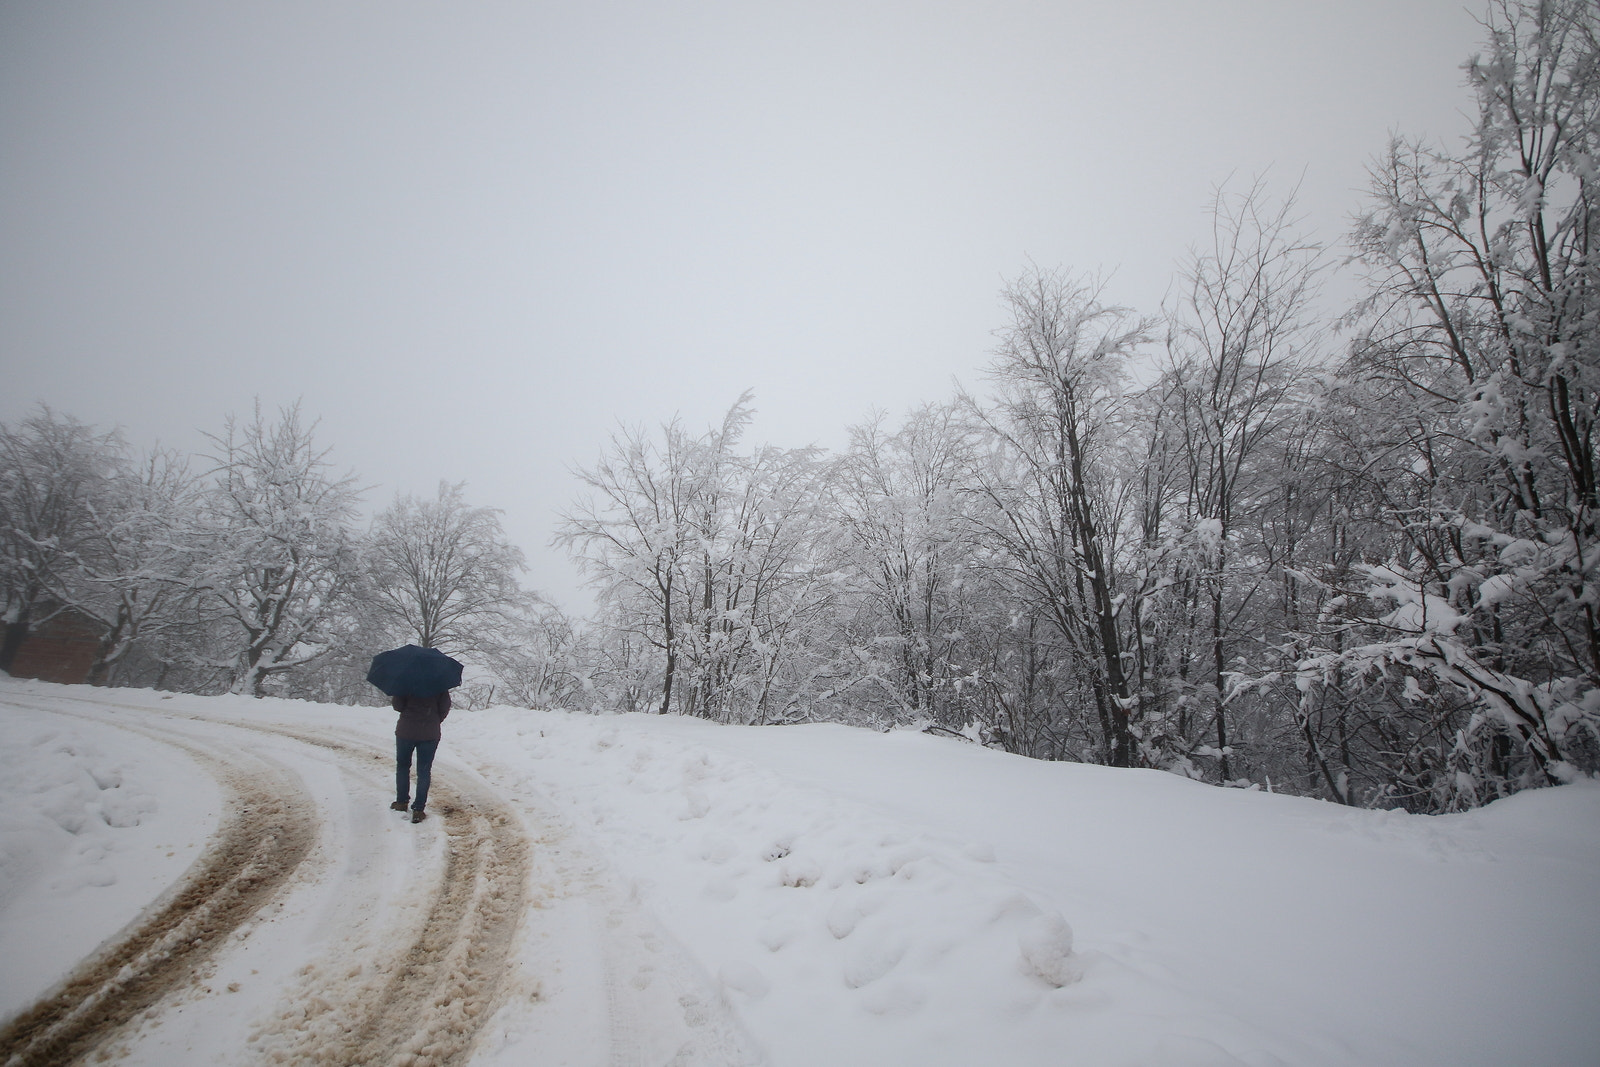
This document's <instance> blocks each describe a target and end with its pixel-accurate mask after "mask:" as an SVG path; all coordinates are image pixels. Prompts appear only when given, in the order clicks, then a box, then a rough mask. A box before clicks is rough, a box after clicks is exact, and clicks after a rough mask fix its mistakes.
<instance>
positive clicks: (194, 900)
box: [0, 678, 1600, 1067]
mask: <svg viewBox="0 0 1600 1067" xmlns="http://www.w3.org/2000/svg"><path fill="white" fill-rule="evenodd" d="M0 715H3V716H4V721H5V723H6V730H5V736H6V739H7V740H6V744H5V745H4V746H0V1019H3V1020H5V1022H4V1023H0V1025H3V1026H4V1027H5V1029H4V1031H3V1032H0V1062H3V1063H18V1064H30V1063H61V1062H70V1061H72V1060H73V1059H74V1058H86V1059H89V1060H91V1061H93V1060H95V1059H96V1058H97V1057H100V1056H104V1057H107V1058H110V1059H113V1060H115V1061H117V1062H125V1063H130V1064H152V1065H156V1064H159V1065H165V1067H170V1065H187V1064H228V1065H234V1064H251V1063H262V1064H270V1063H318V1064H330V1065H346V1064H356V1063H371V1064H404V1065H419V1067H420V1065H424V1064H430V1065H439V1064H467V1063H470V1064H473V1065H477V1067H491V1065H493V1067H499V1065H505V1067H511V1065H541V1067H542V1065H558V1064H564V1065H574V1067H579V1065H597V1067H598V1065H607V1067H622V1065H630V1067H631V1065H637V1067H664V1065H667V1064H676V1065H684V1067H688V1065H706V1067H713V1065H715V1067H721V1065H733V1064H772V1065H775V1067H852V1065H858V1064H859V1065H863V1067H866V1065H871V1067H896V1065H917V1067H943V1065H949V1067H979V1065H1000V1067H1011V1065H1015V1067H1031V1065H1047V1064H1048V1065H1075V1067H1096V1065H1129V1067H1147V1065H1155V1067H1160V1065H1177V1067H1189V1065H1194V1067H1211V1065H1223V1064H1229V1065H1235V1064H1246V1065H1250V1067H1258V1065H1269V1064H1286V1065H1308V1067H1309V1065H1325V1064H1326V1065H1333V1064H1342V1065H1362V1067H1372V1065H1390V1064H1393V1065H1425V1064H1449V1065H1461V1064H1497V1065H1505V1064H1517V1065H1524V1067H1531V1065H1541V1064H1549V1065H1580V1064H1593V1063H1597V1062H1600V1011H1597V1010H1596V1009H1595V1007H1594V996H1595V990H1596V989H1600V785H1597V784H1595V783H1593V782H1579V783H1577V784H1574V785H1568V786H1563V787H1561V788H1558V789H1550V790H1540V791H1535V792H1531V793H1525V794H1522V795H1519V796H1517V797H1513V798H1511V799H1509V800H1504V801H1500V802H1497V803H1495V804H1493V805H1490V806H1489V807H1487V808H1485V809H1483V810H1480V811H1477V812H1473V813H1470V814H1465V815H1455V816H1445V817H1434V818H1427V817H1419V816H1410V815H1404V814H1400V813H1394V812H1373V811H1353V810H1348V809H1344V808H1340V807H1337V806H1335V805H1332V804H1326V803H1321V802H1318V801H1313V800H1305V799H1297V798H1292V797H1284V796H1274V795H1269V794H1265V793H1260V792H1241V791H1234V790H1222V789H1217V788H1213V787H1209V786H1204V785H1198V784H1195V783H1193V782H1189V781H1185V780H1183V779H1180V778H1177V777H1174V776H1172V775H1168V774H1163V773H1160V772H1155V771H1118V770H1112V769H1107V768H1101V767H1088V766H1079V765H1070V764H1049V763H1039V762H1034V761H1029V760H1025V759H1021V758H1017V757H1013V756H1008V755H1005V754H1002V753H998V752H994V751H990V750H987V749H983V748H980V747H977V746H975V745H970V744H966V743H963V742H961V741H958V740H952V739H944V738H936V737H932V736H929V735H925V734H920V733H914V732H909V731H908V732H897V733H890V734H877V733H871V732H867V731H861V730H852V729H848V728H845V727H839V726H823V725H817V726H801V727H772V728H741V727H722V726H716V725H712V724H708V723H704V722H699V721H690V720H684V719H679V718H660V717H652V716H619V717H589V716H579V715H571V714H566V713H555V712H529V711H522V710H517V709H511V708H497V709H492V710H489V711H480V712H465V711H457V712H456V713H454V714H453V715H452V716H451V717H450V719H449V721H448V722H447V723H446V724H445V741H444V745H443V746H442V748H441V750H440V757H439V760H438V763H437V764H436V765H435V770H434V789H435V794H434V799H433V800H432V801H431V802H430V804H429V809H430V816H431V817H430V818H429V819H428V820H427V821H426V822H424V823H422V824H420V825H416V826H413V825H411V824H410V823H409V822H408V821H407V820H406V818H405V816H403V815H401V814H399V813H396V812H392V811H390V810H388V803H389V801H390V800H391V799H392V795H391V790H392V766H393V759H392V731H393V715H392V714H391V713H389V712H387V711H383V710H378V709H355V708H344V707H333V706H326V705H316V704H307V703H300V702H292V701H276V700H248V699H243V698H230V697H189V696H180V695H171V694H161V693H155V692H148V691H141V690H125V689H119V690H104V689H90V688H86V687H70V686H56V685H47V684H43V683H35V682H21V681H15V680H10V679H5V678H0ZM36 1003H37V1006H36V1007H34V1008H31V1009H30V1005H36Z"/></svg>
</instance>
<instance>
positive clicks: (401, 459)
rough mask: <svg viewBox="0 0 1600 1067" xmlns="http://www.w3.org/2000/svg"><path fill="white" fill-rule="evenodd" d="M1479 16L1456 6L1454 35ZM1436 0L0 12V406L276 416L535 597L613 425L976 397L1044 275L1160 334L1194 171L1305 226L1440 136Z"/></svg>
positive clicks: (1197, 196) (1452, 7)
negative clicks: (1020, 290)
mask: <svg viewBox="0 0 1600 1067" xmlns="http://www.w3.org/2000/svg"><path fill="white" fill-rule="evenodd" d="M1476 10H1477V8H1476V6H1474V7H1473V8H1472V11H1473V12H1476ZM1478 37H1479V30H1478V27H1477V26H1476V25H1475V24H1474V22H1473V19H1472V16H1471V14H1470V13H1469V11H1468V9H1467V8H1465V7H1463V6H1462V4H1461V3H1460V2H1459V0H1339V2H1337V3H1329V2H1324V0H1207V2H1200V0H1194V2H1180V0H1143V2H1138V0H1134V2H1111V0H1102V2H1098V3H1084V2H1077V0H1062V2H1057V3H1042V2H1032V3H1023V2H995V0H983V2H950V3H944V2H924V3H870V2H865V3H864V2H860V0H855V2H844V3H833V2H827V3H816V2H790V3H782V4H779V3H769V2H757V0H746V2H743V3H574V2H570V0H568V2H562V3H531V2H523V3H510V2H507V3H484V2H456V3H448V4H444V3H426V4H425V3H412V2H398V0H384V2H373V3H332V2H327V0H318V2H312V3H283V2H275V3H239V2H236V0H229V2H227V3H216V2H215V0H201V2H194V3H176V2H168V0H140V2H138V3H73V2H64V0H40V2H18V0H3V2H0V419H4V420H7V421H9V420H12V419H14V418H16V417H18V416H19V415H20V414H22V413H24V412H25V411H26V410H27V409H29V408H30V407H32V406H33V405H34V404H35V403H36V402H38V401H41V400H42V401H45V402H47V403H49V404H51V405H52V406H54V407H56V408H58V409H60V410H62V411H65V412H68V413H71V414H73V415H76V416H77V417H79V418H81V419H83V420H85V421H88V422H92V423H96V424H98V425H102V426H106V427H109V426H113V425H120V426H123V427H124V428H125V429H126V431H127V433H128V436H129V437H130V439H131V440H133V441H134V442H135V443H137V444H141V445H144V444H149V443H151V442H152V441H154V440H155V439H157V438H160V439H161V440H162V441H163V442H165V443H169V444H172V445H176V446H178V447H181V448H185V449H190V450H194V449H198V448H199V447H201V442H200V440H199V437H198V434H197V433H196V431H197V430H198V429H215V428H217V427H218V426H219V425H220V423H221V421H222V418H223V416H224V415H225V414H226V413H228V412H230V411H231V412H236V413H239V414H241V415H244V414H247V413H248V411H249V409H250V406H251V403H252V398H253V397H255V396H260V397H261V399H262V401H263V402H264V404H266V405H268V406H269V408H270V407H272V406H276V405H279V404H283V403H288V402H292V401H293V400H295V399H296V398H303V401H304V407H305V410H306V412H307V413H308V414H311V415H313V416H320V417H321V419H322V425H321V431H320V437H321V439H322V441H323V442H324V443H325V444H327V445H330V446H332V447H333V449H334V458H335V459H336V460H337V461H338V463H339V464H340V465H341V466H345V467H351V468H354V469H355V470H356V471H357V472H358V473H359V474H360V475H361V476H362V478H363V480H364V481H365V482H367V483H369V484H372V485H374V486H375V488H374V490H373V491H372V492H371V493H370V494H369V496H368V504H369V506H372V507H382V506H383V505H384V504H385V503H387V501H388V500H389V499H390V498H391V497H392V496H393V494H394V492H395V491H396V490H403V491H412V492H419V493H431V492H432V489H433V486H434V485H435V483H436V482H437V481H438V480H439V479H440V478H448V479H451V480H457V479H465V480H466V481H467V482H468V495H469V498H470V499H471V500H472V501H473V502H475V503H481V504H491V505H494V506H497V507H500V508H503V509H504V510H505V511H506V513H507V514H506V525H507V529H508V531H509V532H510V534H511V535H512V537H513V539H514V540H516V541H517V542H518V543H519V544H521V545H522V547H523V548H524V549H525V550H526V551H527V552H528V554H529V560H530V565H531V569H530V573H529V575H528V576H527V584H529V585H530V586H533V587H535V588H541V589H545V590H547V591H549V592H550V593H552V594H554V595H555V596H556V598H557V599H558V600H559V601H563V602H565V603H568V604H569V605H578V606H582V604H583V598H582V597H580V596H577V595H576V593H575V590H576V587H577V578H576V575H575V574H574V573H573V572H572V571H571V569H570V567H569V566H568V564H567V563H566V561H565V559H564V557H563V556H561V555H560V554H559V553H557V552H555V551H554V550H551V549H548V548H547V547H546V543H547V541H548V539H549V537H550V533H551V530H552V527H553V525H554V522H555V515H556V513H557V512H558V511H559V510H560V509H561V508H562V507H564V506H565V505H566V503H567V502H568V500H569V499H570V498H571V496H572V494H573V492H574V491H575V489H576V482H575V481H574V480H573V479H572V478H571V476H570V474H569V470H570V469H571V467H573V466H575V465H582V464H587V463H589V462H590V461H592V460H593V459H594V458H595V456H596V455H598V453H599V451H600V450H601V448H602V447H603V445H604V442H605V439H606V438H607V436H608V435H609V434H610V433H611V432H612V431H613V430H614V429H615V428H616V426H617V423H618V422H619V421H622V422H627V423H630V424H632V423H655V422H659V421H662V420H665V419H667V418H669V417H671V416H672V415H673V414H674V413H675V412H677V413H681V414H682V415H683V416H684V418H685V419H686V420H687V421H688V422H689V423H690V424H691V425H700V424H703V423H707V422H710V421H712V420H713V419H715V418H716V417H717V416H718V415H720V413H721V412H722V411H723V410H724V409H726V407H727V406H728V405H729V404H730V403H731V402H732V401H733V400H734V399H735V398H736V397H737V396H738V394H739V393H740V392H741V391H742V390H744V389H746V388H751V389H753V390H754V391H755V394H756V401H755V403H756V408H757V410H758V415H757V419H756V423H755V427H754V431H753V435H752V436H753V438H754V439H757V440H764V441H771V442H773V443H777V444H783V445H801V444H806V443H810V442H816V443H820V444H824V445H828V446H830V447H833V446H837V445H839V444H840V443H842V441H843V439H844V430H845V427H846V426H847V425H848V424H850V423H852V422H857V421H860V420H861V419H862V418H863V417H864V416H865V415H866V414H867V413H868V412H869V410H870V409H873V408H882V409H886V410H888V411H890V412H891V413H896V414H898V413H899V412H901V411H903V410H904V409H905V408H907V407H909V406H911V405H913V404H916V403H919V402H922V401H927V400H938V399H943V398H945V397H946V396H948V395H949V393H950V382H951V379H952V377H960V378H961V379H962V380H964V381H968V382H973V381H975V380H976V379H977V377H978V375H977V368H979V367H980V366H981V365H982V364H983V362H984V361H985V359H986V354H987V350H988V348H989V346H990V344H991V338H990V331H991V330H993V329H994V328H995V327H996V326H997V325H998V324H999V318H1000V316H999V306H998V302H997V296H996V294H997V291H998V290H999V288H1000V285H1001V283H1002V281H1003V279H1004V278H1006V277H1008V276H1011V275H1015V274H1016V273H1017V272H1018V271H1019V270H1020V269H1022V268H1023V267H1024V266H1025V265H1026V263H1027V261H1028V260H1029V259H1030V258H1031V259H1032V260H1034V261H1035V262H1037V263H1039V264H1041V265H1044V266H1068V267H1073V268H1080V269H1086V270H1094V269H1102V270H1105V271H1107V272H1111V271H1114V272H1115V274H1114V277H1113V278H1112V281H1111V283H1110V286H1109V293H1110V295H1111V296H1112V297H1113V298H1115V299H1117V300H1118V301H1120V302H1123V303H1129V304H1132V305H1134V306H1136V307H1138V308H1140V309H1141V310H1148V311H1150V312H1154V311H1155V310H1157V306H1158V305H1159V303H1160V300H1161V298H1162V295H1163V293H1164V292H1165V290H1166V287H1167V285H1168V281H1169V277H1170V274H1171V270H1172V266H1173V263H1174V261H1175V260H1176V259H1177V258H1178V257H1180V256H1181V255H1182V254H1183V252H1184V250H1185V248H1186V247H1188V246H1189V245H1191V244H1192V243H1194V242H1195V241H1197V240H1198V239H1199V238H1200V237H1201V235H1202V233H1203V230H1204V228H1205V225H1206V220H1205V217H1204V214H1203V208H1204V205H1205V203H1206V201H1207V200H1208V198H1209V196H1210V194H1211V190H1212V188H1213V187H1214V186H1215V185H1216V184H1217V183H1219V182H1222V181H1224V180H1226V179H1228V178H1229V176H1230V175H1234V176H1235V177H1236V179H1237V180H1239V181H1247V180H1248V179H1249V178H1250V177H1251V176H1252V175H1254V174H1256V173H1258V172H1262V171H1266V170H1268V169H1269V168H1270V174H1269V180H1270V182H1271V183H1272V185H1273V187H1274V188H1275V189H1276V190H1278V191H1280V192H1284V191H1287V190H1288V188H1289V187H1291V186H1292V185H1293V184H1294V183H1295V182H1296V181H1299V180H1301V176H1302V174H1303V175H1304V179H1303V184H1302V188H1301V206H1302V208H1303V209H1304V210H1305V211H1306V212H1307V214H1308V215H1309V217H1310V220H1311V222H1312V223H1313V224H1314V225H1315V227H1316V229H1317V231H1318V233H1319V235H1320V236H1322V237H1323V238H1324V239H1325V240H1329V241H1332V240H1335V239H1337V238H1338V237H1339V236H1340V234H1341V232H1342V230H1343V227H1344V220H1345V219H1346V218H1347V217H1348V216H1349V215H1350V214H1351V213H1352V212H1354V211H1355V210H1356V209H1357V207H1358V204H1359V187H1360V186H1361V185H1362V183H1363V174H1362V168H1363V166H1364V164H1365V163H1366V161H1367V160H1368V159H1369V158H1370V157H1371V156H1372V155H1374V154H1376V153H1378V152H1379V151H1381V150H1382V148H1383V146H1384V143H1385V141H1386V138H1387V136H1388V134H1389V132H1390V131H1391V130H1399V131H1404V132H1407V133H1416V134H1431V135H1436V136H1449V137H1451V138H1452V139H1453V138H1454V137H1455V136H1456V135H1457V134H1458V133H1459V132H1460V131H1461V130H1462V129H1463V126H1464V122H1463V120H1462V118H1461V115H1460V113H1461V112H1463V111H1465V110H1466V109H1467V108H1468V97H1467V95H1466V92H1465V90H1464V89H1463V88H1462V87H1461V73H1460V71H1459V69H1458V66H1459V64H1460V63H1461V61H1462V60H1463V59H1465V58H1466V57H1467V56H1468V55H1469V54H1470V53H1471V52H1472V51H1473V50H1474V48H1475V45H1476V42H1477V40H1478Z"/></svg>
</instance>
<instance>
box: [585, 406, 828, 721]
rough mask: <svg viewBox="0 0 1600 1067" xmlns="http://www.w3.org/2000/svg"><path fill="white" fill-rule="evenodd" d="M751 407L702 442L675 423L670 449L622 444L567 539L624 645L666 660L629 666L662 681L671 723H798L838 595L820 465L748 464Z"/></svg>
mask: <svg viewBox="0 0 1600 1067" xmlns="http://www.w3.org/2000/svg"><path fill="white" fill-rule="evenodd" d="M748 400H749V398H748V396H746V397H742V398H741V399H740V400H739V402H738V403H736V404H735V405H734V406H733V407H732V408H731V409H730V410H729V412H728V414H727V416H726V417H725V418H724V419H723V421H722V423H721V424H720V425H719V426H717V427H715V428H713V429H711V430H709V431H707V432H706V433H704V434H701V435H691V434H690V433H689V432H688V431H686V430H685V429H684V428H683V426H682V424H681V423H679V422H677V421H673V422H671V423H668V424H667V425H665V426H663V427H662V429H661V434H660V437H659V439H652V438H650V437H648V436H646V435H645V434H644V433H642V432H637V431H635V432H626V433H623V434H622V435H620V436H618V437H616V438H614V439H613V441H612V445H611V448H610V449H609V450H608V452H607V453H606V454H605V455H604V456H602V458H601V460H600V461H599V462H598V463H597V464H596V465H595V466H594V467H593V468H591V469H589V470H586V471H583V472H581V477H582V478H583V480H584V482H585V483H586V484H587V485H588V486H589V487H590V490H591V494H590V495H589V496H588V497H586V498H585V499H582V500H580V501H578V502H577V504H576V505H575V506H574V507H573V509H572V510H571V511H569V512H568V514H567V516H566V518H565V519H564V520H563V523H562V526H561V530H560V534H559V537H560V540H561V541H563V542H564V543H565V544H567V545H568V546H569V548H570V549H571V550H572V552H573V555H574V557H575V558H576V559H577V560H578V561H579V562H580V565H582V566H583V567H584V568H585V569H586V570H587V571H588V573H589V574H590V576H591V577H592V579H593V580H594V583H595V585H596V587H597V589H598V592H599V596H600V600H601V602H602V604H603V605H604V606H605V608H606V612H607V617H608V618H609V619H610V620H611V623H612V628H611V631H610V632H611V634H612V637H613V639H614V640H616V641H622V642H625V643H626V644H627V645H628V646H629V648H630V649H634V650H642V649H643V648H644V647H646V646H648V647H649V648H652V649H654V650H655V654H654V655H649V656H643V657H638V656H635V655H633V654H631V653H630V655H629V656H628V657H625V658H626V659H628V661H629V662H631V663H632V664H634V665H635V666H634V669H635V670H636V671H637V672H641V673H642V674H648V675H649V676H651V677H653V678H654V680H655V682H656V684H657V686H658V691H659V693H660V703H659V710H660V711H662V712H667V711H674V710H675V711H679V712H682V713H684V714H692V715H702V716H706V717H709V718H713V719H718V720H721V721H770V720H771V719H774V718H781V717H783V716H785V715H787V714H788V709H789V707H790V705H791V700H790V697H791V695H792V693H793V692H794V691H795V690H796V687H799V686H802V685H803V682H804V679H803V678H802V675H803V673H804V672H803V671H799V673H797V671H798V667H797V660H796V655H797V653H798V652H799V651H800V650H801V649H802V648H803V647H804V644H805V641H804V636H805V630H806V627H807V624H808V622H809V621H810V620H812V619H814V618H815V616H816V615H817V613H818V612H819V611H820V609H821V607H822V605H823V604H825V603H826V601H827V599H828V597H829V595H830V593H831V587H830V585H829V583H828V582H827V580H826V575H825V573H824V572H823V570H822V569H821V568H820V567H819V566H818V564H817V559H818V558H819V557H820V556H822V555H824V553H823V552H822V547H821V546H822V542H823V540H824V538H825V534H824V531H823V530H822V528H821V527H820V525H819V514H820V512H819V507H820V502H821V500H822V494H821V483H820V480H819V479H820V472H821V468H820V465H819V463H818V461H817V459H816V456H815V454H814V453H813V451H812V450H809V449H797V450H786V449H776V448H760V449H756V450H755V451H754V452H751V453H748V454H742V453H740V452H739V450H738V445H739V442H740V437H741V434H742V432H743V430H744V427H745V425H746V424H747V423H748V421H749V406H748ZM611 658H612V659H613V660H615V657H611ZM639 681H642V676H638V680H637V681H635V682H634V683H630V685H628V686H625V687H624V688H625V689H629V690H632V689H634V688H636V687H637V685H638V684H639Z"/></svg>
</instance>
